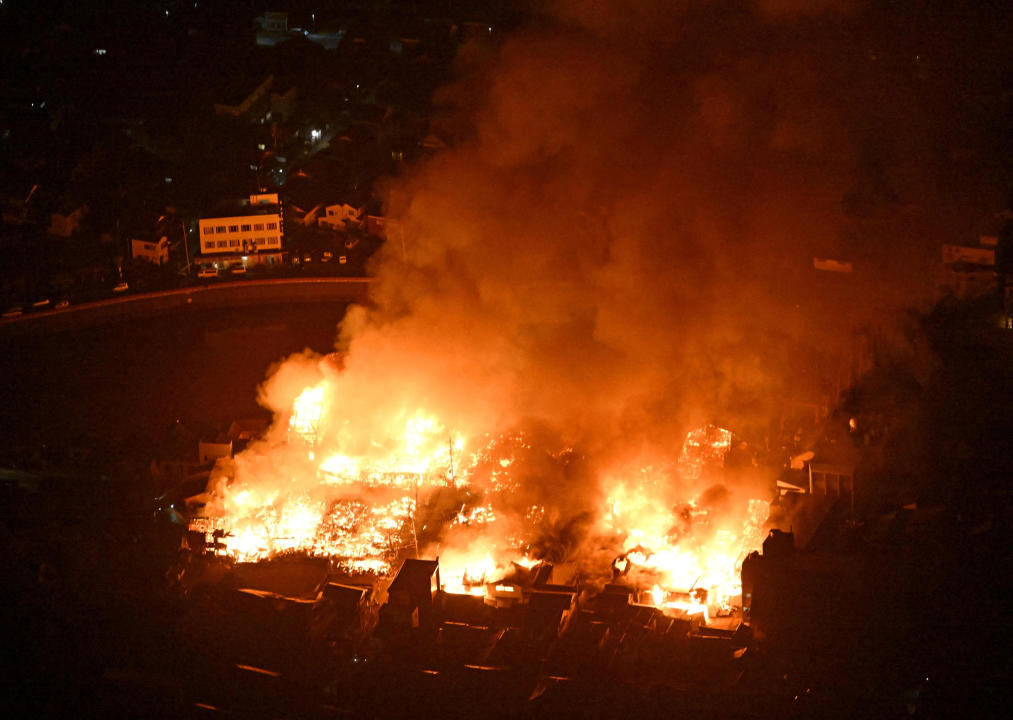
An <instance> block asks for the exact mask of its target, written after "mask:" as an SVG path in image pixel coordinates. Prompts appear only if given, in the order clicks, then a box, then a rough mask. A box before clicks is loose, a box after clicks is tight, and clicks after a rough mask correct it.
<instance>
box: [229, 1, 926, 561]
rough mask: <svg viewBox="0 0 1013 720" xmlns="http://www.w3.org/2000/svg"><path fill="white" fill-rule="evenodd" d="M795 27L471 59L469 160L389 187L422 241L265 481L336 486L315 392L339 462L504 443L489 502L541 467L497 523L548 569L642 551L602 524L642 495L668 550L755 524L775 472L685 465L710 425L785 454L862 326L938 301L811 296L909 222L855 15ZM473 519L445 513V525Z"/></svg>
mask: <svg viewBox="0 0 1013 720" xmlns="http://www.w3.org/2000/svg"><path fill="white" fill-rule="evenodd" d="M794 10H796V8H794V7H791V3H788V4H786V3H776V2H775V3H765V4H761V5H760V6H754V5H750V4H744V3H731V4H698V3H685V4H679V5H677V6H675V7H672V6H671V5H670V4H668V3H653V4H652V3H648V4H646V5H641V6H638V8H637V9H636V10H635V11H628V8H627V7H626V5H625V4H621V3H596V4H594V5H592V6H590V7H588V6H586V5H585V4H583V3H573V4H567V3H563V4H559V5H555V6H553V8H552V12H550V13H549V14H548V15H544V16H542V17H541V19H540V20H539V21H538V22H536V23H533V24H532V25H531V26H528V27H525V28H521V29H520V30H518V31H516V32H514V33H513V34H511V35H510V36H509V37H507V38H506V39H504V40H503V41H502V42H500V43H495V44H492V45H490V44H489V43H476V44H474V45H473V46H468V47H466V48H465V50H464V51H463V52H462V53H461V56H460V58H459V66H460V67H459V77H460V79H459V81H458V82H457V83H456V84H455V85H453V86H451V87H449V88H446V89H445V90H444V91H442V92H441V94H440V96H439V97H438V98H437V102H438V103H439V104H440V107H441V108H442V113H441V114H440V116H439V120H438V121H437V122H436V123H435V127H434V131H435V132H437V133H442V134H443V137H445V138H446V140H447V142H448V143H449V148H448V149H446V150H443V151H441V152H439V153H438V154H436V155H435V156H434V157H432V158H430V159H429V160H427V161H425V162H423V163H421V164H419V165H418V166H417V167H416V168H415V169H414V170H412V171H410V172H408V173H407V174H406V175H405V176H404V177H402V178H400V179H397V180H395V181H391V182H390V183H389V184H388V186H387V187H386V194H385V201H386V203H385V204H386V213H387V214H388V215H389V216H390V217H392V218H394V219H396V220H397V221H398V222H399V224H400V229H401V231H402V233H401V234H398V235H397V236H394V237H391V238H390V239H389V241H388V243H387V245H386V246H385V248H383V250H382V251H381V252H380V253H379V255H378V256H377V257H376V258H375V272H376V282H375V283H374V285H373V288H372V291H371V294H370V303H369V304H368V306H364V307H354V308H352V309H351V310H350V312H349V313H348V315H347V317H346V319H345V320H344V322H343V324H342V325H341V328H340V332H339V339H338V341H337V347H338V351H339V354H338V356H337V358H338V359H337V360H335V359H334V358H328V359H322V358H317V357H313V356H310V355H304V356H299V357H296V358H293V359H290V360H289V361H287V362H286V363H283V364H282V365H281V366H280V367H279V368H278V369H277V370H275V371H274V373H273V374H272V375H271V377H270V379H269V380H268V381H267V382H266V384H265V385H264V387H263V389H262V398H261V400H262V403H263V404H264V405H265V406H266V407H268V408H270V409H271V410H272V411H274V412H275V413H276V416H277V422H276V425H275V428H274V431H273V438H272V439H269V440H268V441H266V442H265V443H262V444H261V445H259V446H255V447H254V448H252V449H251V450H249V451H248V452H247V453H246V454H245V455H242V456H240V457H239V458H238V459H237V468H238V475H237V477H238V478H239V479H240V480H241V481H242V485H243V486H247V485H250V486H256V485H257V484H258V483H260V482H263V483H266V484H267V486H270V487H273V486H275V485H276V484H277V479H278V477H279V473H280V474H281V475H283V476H285V477H286V478H288V477H291V478H293V482H294V483H295V485H294V486H293V487H298V488H299V489H300V490H299V491H300V492H301V491H302V490H303V483H308V484H309V485H310V486H312V485H315V484H316V483H317V482H318V481H317V473H316V466H317V464H319V461H320V458H317V457H316V454H315V453H310V454H309V456H308V458H309V459H308V460H307V456H305V453H304V452H303V449H301V448H294V449H293V447H292V446H291V445H290V444H287V443H286V442H285V438H286V437H288V436H289V435H290V434H291V428H292V425H291V422H292V416H291V413H290V411H291V409H292V407H293V403H296V404H297V405H298V402H299V400H298V399H299V398H300V397H301V395H300V394H301V393H304V392H305V391H306V390H307V388H311V387H316V388H318V392H319V393H321V394H322V395H321V397H322V399H321V400H320V406H322V408H323V409H322V410H317V411H315V412H316V415H315V418H314V420H313V423H312V424H313V435H314V438H315V442H316V443H317V445H318V446H319V447H321V448H329V449H330V450H331V451H334V450H338V451H339V452H340V454H341V457H342V458H344V460H342V461H341V462H340V463H338V464H339V465H341V467H345V468H347V467H354V469H355V470H357V471H358V470H361V465H359V464H357V463H360V462H365V463H366V464H368V465H370V466H375V463H376V462H377V461H378V458H386V459H385V460H382V461H381V462H392V460H391V459H392V458H394V457H395V456H396V457H397V458H399V460H398V462H401V463H403V462H404V461H405V458H406V457H407V458H409V459H411V458H417V457H421V455H420V453H421V454H426V453H429V454H428V455H427V457H430V458H431V457H433V456H432V454H431V453H432V452H438V454H439V455H440V458H441V459H440V464H441V465H442V466H445V467H449V468H450V472H451V473H453V466H454V462H455V459H454V452H455V448H454V442H455V441H454V438H455V437H457V435H456V434H462V435H463V436H466V437H467V438H468V443H467V449H464V448H465V444H464V443H461V448H459V449H458V452H459V453H470V452H475V441H474V439H475V438H493V439H492V440H488V442H487V444H486V445H484V450H483V451H482V452H483V453H484V454H481V453H480V454H481V456H482V459H481V460H472V461H471V462H468V463H465V460H464V458H463V457H461V456H459V457H458V458H457V464H458V466H459V467H461V466H462V465H463V464H467V465H468V468H469V469H468V473H469V478H470V487H471V488H472V491H475V492H478V491H479V489H485V490H489V489H490V485H489V483H490V482H491V483H492V484H493V485H495V477H496V474H495V473H494V472H492V471H491V470H489V468H488V467H487V465H489V464H490V463H492V464H493V466H494V469H495V468H496V467H498V466H497V465H496V464H495V463H496V462H499V461H501V462H502V463H503V467H504V468H505V467H507V466H508V463H509V464H513V463H516V464H513V466H512V468H511V471H510V473H511V478H512V480H511V484H510V488H511V491H510V492H509V493H506V492H500V493H499V499H498V501H497V503H495V505H496V510H498V513H499V515H500V516H501V518H502V517H503V516H506V517H509V518H511V521H510V522H511V524H512V526H513V525H516V524H517V523H518V522H520V520H521V519H526V521H527V522H528V524H529V525H530V524H531V523H532V522H533V523H534V524H535V525H536V526H537V528H536V530H535V531H534V532H533V534H532V532H528V533H526V537H525V539H524V541H522V542H521V543H520V544H521V545H523V546H526V547H529V548H530V549H531V550H532V551H533V552H534V553H535V554H536V555H539V556H540V557H549V556H551V557H552V558H553V559H554V560H557V561H559V560H562V559H565V558H566V556H568V555H571V554H572V553H571V551H572V550H573V548H574V547H575V546H577V545H580V544H581V543H584V542H590V543H592V544H593V543H596V542H597V543H602V542H604V544H605V546H607V547H606V552H605V555H607V556H608V557H609V558H614V557H615V556H616V554H617V546H624V547H618V550H624V549H625V550H629V549H630V547H631V546H632V545H633V544H634V543H632V542H631V541H630V539H629V537H626V539H625V541H614V542H613V541H611V540H608V539H607V538H606V539H605V540H602V537H603V536H602V534H601V532H598V533H594V532H592V531H591V528H592V527H598V530H599V531H601V527H600V522H599V521H600V519H601V518H602V517H605V516H608V515H609V513H610V512H612V513H613V515H614V514H615V511H610V510H609V508H610V507H612V506H613V504H614V502H615V498H616V494H617V488H627V489H628V486H630V487H632V485H636V486H637V487H638V488H639V490H637V491H636V492H642V491H644V488H645V487H647V488H649V491H648V492H649V495H650V500H649V502H648V504H650V503H656V504H657V507H659V508H662V509H664V512H665V513H666V514H665V515H664V518H665V519H664V520H663V521H662V520H659V522H658V524H659V527H658V528H657V533H659V534H660V535H663V536H665V537H667V538H668V539H669V540H672V539H673V538H674V539H675V541H676V542H678V538H680V537H683V536H686V535H688V534H690V531H689V530H688V529H687V528H682V529H681V530H680V529H679V528H677V527H676V526H674V525H673V524H672V517H674V516H678V515H679V513H680V512H682V517H683V519H684V520H685V521H686V522H690V519H691V517H692V516H693V512H690V510H692V509H693V508H696V510H698V511H699V512H701V513H704V514H708V513H709V511H710V509H711V508H713V509H714V513H715V516H727V517H734V518H736V520H735V522H736V524H737V525H741V523H742V518H744V517H745V516H747V515H748V514H749V510H748V501H749V500H750V499H753V498H764V497H765V496H766V495H767V493H768V492H769V491H768V490H766V488H767V486H768V485H767V483H769V482H770V480H771V478H770V477H768V476H764V473H762V472H760V471H758V470H755V469H754V470H750V471H748V472H746V471H743V472H740V473H738V474H737V475H735V476H734V478H732V480H731V485H732V486H726V485H725V484H722V483H728V482H729V480H728V479H727V478H726V479H722V480H721V481H720V482H719V481H718V480H717V479H716V478H714V477H713V476H711V475H710V474H709V473H708V472H706V471H703V472H699V471H698V470H699V468H697V469H696V470H694V471H693V472H687V471H686V468H685V466H682V467H681V469H678V470H677V466H678V465H679V462H680V454H681V453H682V454H684V452H685V450H684V441H685V440H686V438H687V432H689V431H690V430H692V429H693V428H703V427H706V426H708V425H711V424H713V425H715V426H719V427H723V428H730V429H731V430H732V431H733V432H734V433H735V435H736V436H737V437H741V438H743V439H746V440H748V442H749V443H752V444H753V445H754V446H755V447H757V448H760V449H766V450H770V449H772V448H771V445H772V444H776V437H774V434H775V433H776V430H777V429H776V427H775V425H776V422H777V420H778V418H779V417H780V414H781V413H782V411H783V409H784V407H785V404H786V403H788V402H790V401H797V400H808V401H810V402H812V401H813V399H814V398H815V399H817V401H826V399H827V397H828V394H827V392H828V391H827V386H828V385H831V384H833V383H834V382H837V383H838V385H839V383H840V380H841V378H840V373H839V369H838V368H839V367H840V366H841V365H847V363H848V360H849V358H850V357H851V356H852V355H853V354H855V353H856V352H857V350H856V344H855V343H856V341H855V338H856V333H860V332H866V331H868V330H869V328H870V327H871V326H872V325H873V324H875V326H876V327H877V332H880V333H885V332H887V330H888V328H889V327H890V324H891V318H892V316H893V315H894V313H896V312H897V311H898V310H899V309H900V308H901V307H903V305H904V304H909V303H911V302H912V301H913V300H914V301H916V300H917V297H918V295H917V290H918V287H917V285H916V284H915V283H912V282H909V281H908V280H906V279H902V278H899V277H897V276H891V281H890V283H888V284H887V283H882V282H881V281H882V279H883V278H882V276H880V275H876V274H875V273H873V272H871V271H870V272H868V273H866V274H865V275H861V276H858V275H857V274H856V278H854V279H852V278H849V283H850V285H846V286H843V287H837V286H834V285H833V284H832V281H828V284H827V287H825V288H819V290H820V292H819V295H820V300H819V302H816V301H814V299H813V291H814V287H813V284H812V283H813V280H812V279H811V277H810V276H811V275H812V265H811V262H812V258H814V257H829V258H847V259H849V260H850V259H852V258H854V259H855V260H856V261H857V262H861V261H862V260H868V259H870V258H871V257H873V256H875V257H876V259H877V264H878V266H879V267H886V268H896V267H897V266H898V265H899V264H902V263H903V262H905V260H904V258H903V257H902V256H901V255H900V253H899V251H895V250H894V249H892V248H889V247H884V246H882V245H881V244H880V243H879V242H878V241H876V240H875V238H876V237H877V236H876V234H875V232H877V231H878V232H882V231H883V227H889V226H890V222H894V219H893V218H895V217H896V216H897V215H898V213H899V214H901V215H903V213H904V212H905V211H904V210H900V211H896V206H897V201H896V198H894V196H893V195H892V190H891V189H890V187H889V181H888V179H887V177H886V169H885V168H886V167H887V165H889V163H886V160H884V159H883V157H885V156H883V155H882V153H879V154H877V152H876V151H875V149H874V150H871V151H870V150H868V149H867V146H868V143H869V132H870V131H869V124H870V123H873V122H874V121H875V120H876V118H877V117H879V115H877V113H878V112H882V113H885V114H886V115H889V112H891V110H889V109H887V110H883V109H882V108H880V110H879V111H877V112H873V111H870V110H869V109H868V108H867V107H865V106H863V103H864V102H866V101H871V100H872V98H871V97H869V96H868V95H867V88H865V87H864V86H863V80H862V77H863V73H869V72H879V71H878V70H869V68H868V67H867V66H868V64H869V62H870V60H869V58H868V56H867V49H866V48H864V47H862V46H861V43H859V44H858V46H856V45H855V43H856V38H855V37H854V32H853V31H854V29H855V23H854V22H853V21H852V16H851V15H850V14H849V13H848V12H847V8H844V9H843V10H842V9H836V8H831V7H828V6H826V4H823V5H820V6H818V7H816V8H815V9H813V8H812V7H809V8H808V9H807V11H806V12H805V13H800V12H795V11H794ZM884 102H886V103H887V105H889V101H884ZM872 134H873V135H875V133H874V132H873V133H872ZM897 164H898V163H894V165H897ZM900 164H902V163H900ZM894 165H890V167H894ZM883 206H888V209H889V211H888V212H886V211H884V212H880V211H878V210H875V208H877V207H883ZM856 207H857V208H858V209H857V210H856V209H855V208H856ZM869 207H871V208H874V209H873V210H868V208H869ZM909 214H910V213H909ZM883 217H887V218H889V219H888V220H882V218H883ZM856 218H860V220H856ZM869 218H871V220H870V219H869ZM912 222H914V221H912ZM862 223H864V225H863V224H862ZM876 223H879V225H878V226H877V225H876ZM915 225H917V223H915ZM870 228H872V229H871V230H870ZM876 228H878V230H876ZM870 238H873V239H872V240H870ZM906 252H909V253H914V255H912V256H915V255H916V254H917V253H916V252H915V250H913V249H912V248H911V246H910V244H909V245H908V246H907V249H906ZM807 271H808V274H807ZM841 358H844V360H843V361H842V360H841ZM835 363H836V364H835ZM828 367H829V368H832V370H831V371H830V372H829V373H828V372H826V370H827V368H828ZM406 425H407V427H408V428H409V429H411V430H412V431H413V432H416V431H417V432H420V433H421V434H422V435H423V436H424V437H425V438H426V439H425V440H424V441H419V442H414V443H413V442H412V441H408V440H405V438H404V435H405V432H406V431H405V428H406ZM504 438H512V440H506V439H504ZM482 442H485V441H482ZM510 443H513V445H511V446H510V448H505V446H506V445H510ZM480 444H481V443H480ZM423 446H425V448H426V449H425V451H424V452H423ZM434 448H435V450H434ZM349 458H353V459H356V460H354V461H350V460H348V459H349ZM366 458H369V460H368V461H367V460H365V459H366ZM349 462H351V463H352V465H348V463H349ZM291 464H295V465H296V466H299V467H301V469H300V470H294V469H292V468H291V467H290V465H291ZM325 464H326V463H325ZM332 465H333V463H332ZM746 465H747V466H748V462H747V463H746ZM399 467H403V466H399ZM427 467H429V466H427ZM297 478H298V481H297V480H296V479H297ZM735 483H738V484H739V485H741V487H734V485H735ZM645 484H646V485H645ZM286 487H287V486H286ZM501 490H502V488H501ZM634 495H636V493H634ZM638 497H639V496H638ZM458 501H459V498H457V497H456V496H454V497H451V498H449V499H448V498H446V497H442V498H441V499H439V500H438V501H434V502H435V506H434V507H435V509H433V508H430V510H431V512H432V513H433V514H434V515H435V516H438V517H440V518H442V519H443V520H446V518H447V516H448V515H447V513H448V512H450V509H451V506H452V505H456V504H458ZM643 501H644V498H643V497H639V499H638V500H636V502H635V503H634V504H637V503H642V502H643ZM441 503H442V504H441ZM686 503H692V507H691V506H690V505H686ZM466 504H467V503H461V509H462V512H463V510H464V508H465V506H466ZM533 508H535V509H537V513H536V514H537V515H538V517H537V518H535V519H534V520H532V518H531V512H532V509H533ZM680 508H681V510H680ZM459 519H460V518H459ZM613 519H615V518H614V517H613ZM760 520H761V521H762V518H760ZM515 521H516V522H515ZM464 524H465V525H468V523H464ZM520 524H522V525H523V524H524V523H523V522H520ZM606 524H607V523H606ZM677 524H678V523H676V525H677ZM698 524H699V523H698ZM662 525H665V527H661V526H662ZM515 529H516V528H512V529H511V531H510V532H508V533H504V531H503V529H502V528H499V529H497V531H496V534H497V535H499V536H503V535H504V534H512V533H514V532H515ZM529 529H530V528H529ZM612 529H613V530H615V529H616V528H612ZM483 532H484V531H483ZM708 532H709V533H713V532H714V528H713V527H712V528H711V529H710V530H708ZM465 534H466V535H467V536H468V538H467V539H466V540H465V541H464V544H473V543H474V536H475V531H474V529H473V528H472V529H471V530H468V532H467V533H465ZM606 535H607V533H606ZM619 536H622V532H619ZM433 539H434V541H442V542H444V543H446V542H448V539H447V537H440V536H436V537H435V538H433ZM613 540H614V539H613ZM416 542H418V540H417V539H416ZM450 544H452V545H453V544H461V542H460V541H450ZM560 548H569V550H561V549H560ZM584 550H585V552H586V550H587V549H586V548H585V549H584ZM733 555H734V553H733ZM536 559H538V558H536ZM729 563H730V564H734V557H733V558H732V559H731V560H729ZM599 565H600V563H599ZM599 569H600V568H599Z"/></svg>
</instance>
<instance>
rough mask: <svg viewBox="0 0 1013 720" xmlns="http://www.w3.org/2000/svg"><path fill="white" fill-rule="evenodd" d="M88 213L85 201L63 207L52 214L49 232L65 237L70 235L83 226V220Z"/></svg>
mask: <svg viewBox="0 0 1013 720" xmlns="http://www.w3.org/2000/svg"><path fill="white" fill-rule="evenodd" d="M87 213H88V206H87V205H85V204H83V203H82V204H81V205H76V206H75V205H69V206H67V207H61V208H60V210H58V211H57V212H54V213H53V214H52V215H50V218H49V234H50V235H57V236H59V237H64V238H66V237H70V236H71V235H73V234H74V233H75V232H77V229H78V228H79V227H81V220H83V219H84V216H85V215H86V214H87Z"/></svg>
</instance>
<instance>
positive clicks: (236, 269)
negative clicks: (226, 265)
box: [229, 265, 246, 275]
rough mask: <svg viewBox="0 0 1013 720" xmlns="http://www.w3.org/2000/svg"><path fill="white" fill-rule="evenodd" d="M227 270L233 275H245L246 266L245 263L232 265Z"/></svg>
mask: <svg viewBox="0 0 1013 720" xmlns="http://www.w3.org/2000/svg"><path fill="white" fill-rule="evenodd" d="M229 272H231V273H232V274H233V275H245V274H246V266H245V265H233V266H232V268H231V269H230V270H229Z"/></svg>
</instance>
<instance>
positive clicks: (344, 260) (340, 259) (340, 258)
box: [338, 255, 348, 265]
mask: <svg viewBox="0 0 1013 720" xmlns="http://www.w3.org/2000/svg"><path fill="white" fill-rule="evenodd" d="M338 262H339V263H341V264H342V265H344V264H345V263H347V262H348V257H347V256H346V255H339V256H338Z"/></svg>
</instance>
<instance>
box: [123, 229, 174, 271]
mask: <svg viewBox="0 0 1013 720" xmlns="http://www.w3.org/2000/svg"><path fill="white" fill-rule="evenodd" d="M130 257H132V258H133V259H134V260H143V261H145V262H150V263H154V264H155V265H164V264H165V263H167V262H169V238H167V237H166V236H165V235H163V236H162V237H161V238H159V239H158V240H156V241H154V242H152V241H149V240H138V239H136V238H131V240H130Z"/></svg>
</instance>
